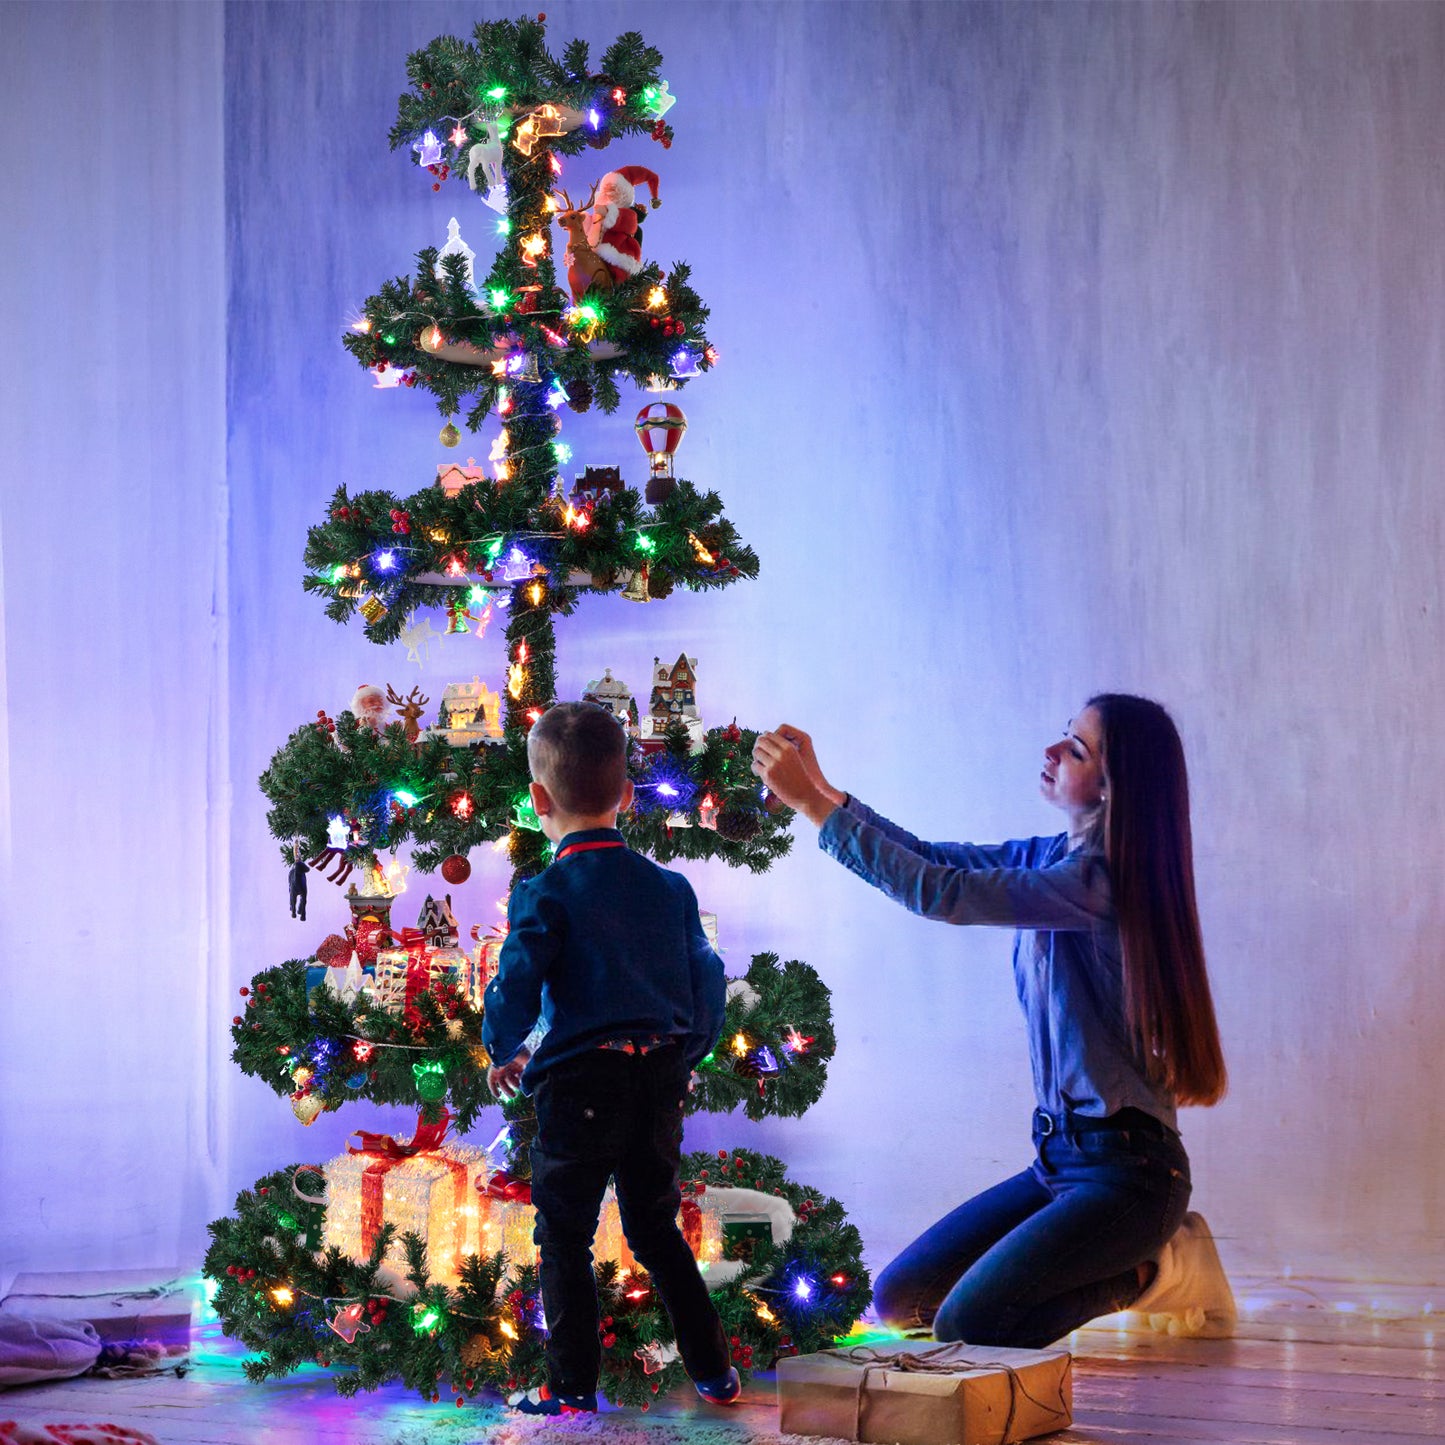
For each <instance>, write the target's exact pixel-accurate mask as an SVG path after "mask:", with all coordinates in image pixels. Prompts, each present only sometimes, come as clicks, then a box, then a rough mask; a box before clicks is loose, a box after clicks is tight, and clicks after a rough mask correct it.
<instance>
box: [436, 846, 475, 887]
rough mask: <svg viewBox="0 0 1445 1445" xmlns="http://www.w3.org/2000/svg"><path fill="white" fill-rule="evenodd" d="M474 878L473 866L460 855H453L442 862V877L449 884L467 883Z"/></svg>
mask: <svg viewBox="0 0 1445 1445" xmlns="http://www.w3.org/2000/svg"><path fill="white" fill-rule="evenodd" d="M471 876H472V865H471V864H470V863H468V862H467V860H466V859H465V858H463V857H462V855H461V854H460V853H453V854H452V856H451V857H450V858H447V859H444V860H443V862H442V877H443V878H445V879H446V880H447V882H448V883H452V884H457V883H465V882H466V881H467V879H468V878H470V877H471Z"/></svg>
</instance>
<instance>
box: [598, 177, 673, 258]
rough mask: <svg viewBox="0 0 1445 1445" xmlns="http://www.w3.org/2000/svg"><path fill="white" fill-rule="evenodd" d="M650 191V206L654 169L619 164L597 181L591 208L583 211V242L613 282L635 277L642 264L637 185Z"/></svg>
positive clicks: (654, 199) (656, 202) (654, 193)
mask: <svg viewBox="0 0 1445 1445" xmlns="http://www.w3.org/2000/svg"><path fill="white" fill-rule="evenodd" d="M638 186H646V187H647V188H648V190H649V191H651V192H652V209H653V210H654V211H655V210H656V209H657V208H658V206H660V205H661V204H662V202H661V201H659V200H658V199H657V172H656V171H650V170H648V169H647V167H646V166H622V167H620V168H619V169H618V170H615V171H608V173H607V174H606V175H605V176H603V177H602V179H601V180H600V181H598V182H597V193H596V195H595V196H593V198H592V202H593V204H592V208H591V209H590V210H589V211H588V212H587V220H586V222H585V223H584V227H583V234H584V235H585V236H586V237H587V243H588V244H589V245H590V246H591V247H592V249H593V250H594V251H595V252H596V253H597V254H598V256H599V257H601V259H602V260H603V261H604V262H605V263H606V266H607V269H608V270H609V271H610V272H611V273H612V279H613V280H614V281H625V280H626V279H627V278H628V277H629V276H635V275H636V274H637V272H638V271H639V270H640V269H641V267H642V246H641V244H640V242H639V241H638V239H637V229H638V226H639V225H640V224H641V222H640V221H639V219H638V215H637V211H636V210H635V209H634V207H635V206H636V205H637V187H638Z"/></svg>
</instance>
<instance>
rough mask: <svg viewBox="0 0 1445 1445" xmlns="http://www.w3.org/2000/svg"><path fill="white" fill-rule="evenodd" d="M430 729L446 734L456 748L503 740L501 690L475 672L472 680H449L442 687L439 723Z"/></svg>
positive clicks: (439, 733) (429, 730)
mask: <svg viewBox="0 0 1445 1445" xmlns="http://www.w3.org/2000/svg"><path fill="white" fill-rule="evenodd" d="M427 732H428V733H429V734H432V735H436V736H440V737H444V738H445V739H446V740H447V742H448V743H450V744H451V746H452V747H454V748H464V747H470V746H471V745H472V744H473V743H499V742H501V741H502V695H501V693H499V692H493V691H492V689H491V688H489V687H488V686H487V685H486V683H484V682H483V681H482V680H481V679H480V678H479V677H477V676H475V675H473V677H472V680H471V681H470V682H449V683H448V684H447V685H446V687H445V689H444V690H443V691H442V698H441V706H440V707H439V708H438V709H437V720H436V723H435V724H434V725H433V726H432V727H429V728H428V729H427Z"/></svg>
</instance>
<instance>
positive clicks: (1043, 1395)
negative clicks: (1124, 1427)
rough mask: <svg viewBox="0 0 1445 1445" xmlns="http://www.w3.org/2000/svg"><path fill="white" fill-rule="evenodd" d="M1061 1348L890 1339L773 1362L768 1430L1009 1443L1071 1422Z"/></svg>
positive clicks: (915, 1441) (876, 1444)
mask: <svg viewBox="0 0 1445 1445" xmlns="http://www.w3.org/2000/svg"><path fill="white" fill-rule="evenodd" d="M1072 1365H1073V1361H1072V1358H1071V1357H1070V1355H1069V1354H1068V1352H1067V1351H1066V1350H1005V1349H993V1348H989V1347H986V1346H982V1345H964V1344H955V1345H939V1344H935V1343H934V1342H933V1341H931V1340H919V1341H909V1340H897V1341H893V1340H890V1341H888V1342H886V1343H885V1344H881V1345H855V1346H853V1347H852V1348H844V1349H837V1350H824V1351H822V1352H821V1353H819V1354H816V1355H795V1356H793V1357H791V1358H786V1357H785V1358H784V1359H781V1360H779V1361H778V1427H779V1429H781V1430H783V1431H785V1432H786V1433H788V1434H793V1435H825V1436H832V1437H834V1438H836V1439H843V1440H857V1441H864V1442H868V1445H1010V1442H1012V1441H1016V1440H1031V1439H1033V1438H1034V1437H1035V1436H1038V1435H1048V1434H1051V1433H1052V1432H1053V1431H1055V1430H1063V1429H1065V1428H1067V1426H1068V1425H1069V1424H1070V1423H1071V1421H1072V1419H1073V1403H1074V1391H1073V1373H1072Z"/></svg>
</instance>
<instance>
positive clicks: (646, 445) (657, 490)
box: [632, 401, 687, 506]
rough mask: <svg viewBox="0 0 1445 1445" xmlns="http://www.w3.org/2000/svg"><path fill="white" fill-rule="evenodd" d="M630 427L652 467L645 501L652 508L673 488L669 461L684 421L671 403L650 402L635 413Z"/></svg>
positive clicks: (683, 415) (675, 405)
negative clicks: (635, 417) (635, 416)
mask: <svg viewBox="0 0 1445 1445" xmlns="http://www.w3.org/2000/svg"><path fill="white" fill-rule="evenodd" d="M632 425H633V430H634V431H636V433H637V440H638V441H639V443H641V445H642V450H643V451H645V452H646V453H647V457H648V461H649V462H650V463H651V465H652V475H651V476H650V477H649V478H648V482H647V498H646V499H647V501H648V503H649V504H651V505H653V506H655V505H656V504H657V503H658V502H660V501H662V500H663V498H665V497H667V496H669V495H670V494H671V493H672V490H673V488H674V487H676V485H677V483H676V482H675V481H674V480H673V476H672V458H673V454H674V453H675V452H676V451H677V447H678V443H679V442H681V441H682V438H683V435H684V433H685V432H686V431H687V417H686V415H685V414H684V413H683V410H682V408H681V407H680V406H678V404H677V403H676V402H674V401H652V402H649V403H648V404H647V405H646V406H645V407H643V408H642V410H641V411H640V412H638V413H637V420H636V421H635V422H633V424H632Z"/></svg>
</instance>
